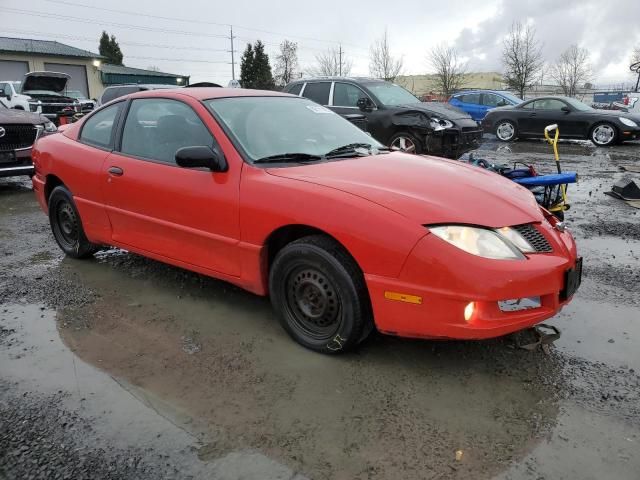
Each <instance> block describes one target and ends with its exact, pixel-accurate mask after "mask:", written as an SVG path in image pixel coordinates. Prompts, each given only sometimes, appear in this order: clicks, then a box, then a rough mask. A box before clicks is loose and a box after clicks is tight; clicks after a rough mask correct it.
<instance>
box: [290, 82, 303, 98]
mask: <svg viewBox="0 0 640 480" xmlns="http://www.w3.org/2000/svg"><path fill="white" fill-rule="evenodd" d="M302 85H303V84H302V83H296V84H295V85H292V86H291V87H289V88H288V89H287V93H290V94H291V95H300V90H302Z"/></svg>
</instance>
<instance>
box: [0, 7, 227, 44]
mask: <svg viewBox="0 0 640 480" xmlns="http://www.w3.org/2000/svg"><path fill="white" fill-rule="evenodd" d="M2 11H3V13H5V12H9V13H15V14H18V15H29V16H31V17H43V18H55V19H57V20H70V21H72V22H80V23H88V24H92V25H101V26H104V25H108V26H112V27H121V28H130V29H133V30H142V31H146V32H160V33H173V34H175V35H187V36H192V37H212V38H227V36H226V35H220V34H212V33H195V32H189V31H186V30H170V29H166V28H157V27H143V26H140V25H131V24H130V23H116V22H104V21H100V22H96V21H95V20H88V19H86V18H80V17H72V16H70V15H60V14H58V13H44V12H37V11H32V10H21V9H18V8H6V7H3V8H2Z"/></svg>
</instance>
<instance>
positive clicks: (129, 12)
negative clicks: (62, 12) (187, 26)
mask: <svg viewBox="0 0 640 480" xmlns="http://www.w3.org/2000/svg"><path fill="white" fill-rule="evenodd" d="M42 1H43V2H49V3H54V4H56V5H60V4H63V5H69V6H73V7H82V8H89V9H93V10H100V11H103V12H111V13H119V14H124V15H133V16H135V17H147V18H155V19H159V20H169V21H175V22H188V23H197V24H201V25H215V26H218V27H230V26H231V24H230V23H218V22H212V21H209V20H201V19H193V18H189V19H188V18H177V17H166V16H162V15H152V14H148V13H139V12H134V11H132V10H120V9H115V8H106V7H95V6H93V5H83V4H81V3H76V2H69V1H67V0H42ZM233 25H234V26H235V27H236V28H240V29H242V30H250V31H254V32H260V33H267V34H269V35H278V36H282V37H288V38H300V39H303V40H311V41H314V42H323V43H329V44H333V45H336V44H337V43H338V42H336V41H335V40H324V39H320V38H314V37H306V36H301V35H287V34H284V33H282V32H274V31H270V30H263V29H260V28H253V27H246V26H243V25H237V24H233ZM342 43H343V45H348V46H352V47H354V48H360V49H362V50H367V49H366V48H365V47H361V46H359V45H354V44H349V43H344V42H342Z"/></svg>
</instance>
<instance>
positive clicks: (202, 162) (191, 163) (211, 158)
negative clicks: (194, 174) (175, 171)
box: [176, 146, 229, 172]
mask: <svg viewBox="0 0 640 480" xmlns="http://www.w3.org/2000/svg"><path fill="white" fill-rule="evenodd" d="M176 163H177V164H178V166H180V167H183V168H203V167H204V168H208V169H209V170H211V171H212V172H226V171H227V170H228V169H229V165H228V164H227V160H226V159H225V158H224V155H222V154H221V153H219V152H218V151H216V150H213V149H212V148H211V147H206V146H197V147H182V148H181V149H180V150H178V151H177V152H176Z"/></svg>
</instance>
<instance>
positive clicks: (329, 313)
mask: <svg viewBox="0 0 640 480" xmlns="http://www.w3.org/2000/svg"><path fill="white" fill-rule="evenodd" d="M288 297H289V305H290V306H291V307H292V310H293V312H292V313H293V314H294V316H295V317H296V320H297V322H298V324H299V325H300V326H301V327H302V328H304V329H305V330H307V331H308V332H310V333H312V334H323V333H325V332H327V331H330V330H331V329H333V328H334V327H335V326H336V324H337V323H338V314H339V311H340V308H339V301H338V297H337V295H336V291H335V289H334V288H333V285H331V284H330V283H329V281H328V279H327V277H325V276H324V274H322V273H321V272H319V271H317V270H315V269H305V270H301V271H298V272H297V273H295V274H294V275H292V278H291V280H290V282H289V288H288Z"/></svg>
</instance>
